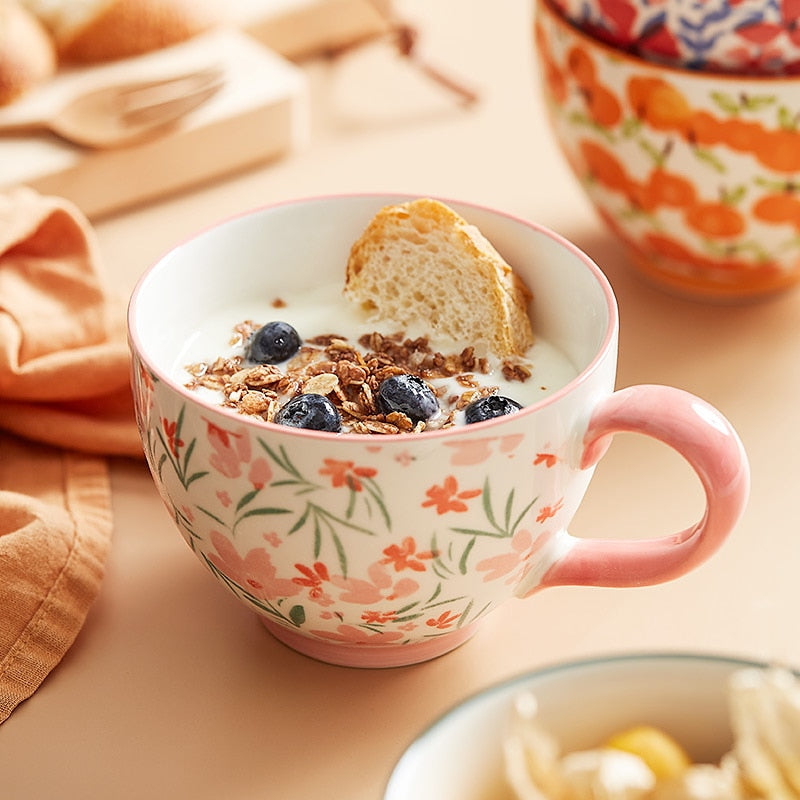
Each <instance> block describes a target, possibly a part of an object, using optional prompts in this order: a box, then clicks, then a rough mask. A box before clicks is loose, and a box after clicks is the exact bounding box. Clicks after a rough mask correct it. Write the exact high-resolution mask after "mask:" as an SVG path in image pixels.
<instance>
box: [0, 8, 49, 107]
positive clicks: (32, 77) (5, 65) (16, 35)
mask: <svg viewBox="0 0 800 800" xmlns="http://www.w3.org/2000/svg"><path fill="white" fill-rule="evenodd" d="M55 71H56V51H55V47H54V45H53V40H52V39H51V38H50V35H49V34H48V33H47V31H46V30H45V29H44V27H43V26H42V25H41V23H40V22H39V21H38V20H37V19H36V17H34V16H33V15H32V14H30V13H29V12H28V11H27V10H25V9H24V8H22V6H20V5H18V4H17V2H16V0H0V106H2V105H6V104H7V103H11V102H12V101H14V100H16V99H17V98H19V97H21V96H22V95H23V94H25V93H26V92H27V91H29V90H30V89H32V88H33V87H34V86H37V85H38V84H40V83H42V82H43V81H45V80H47V79H48V78H51V77H52V76H53V74H54V73H55Z"/></svg>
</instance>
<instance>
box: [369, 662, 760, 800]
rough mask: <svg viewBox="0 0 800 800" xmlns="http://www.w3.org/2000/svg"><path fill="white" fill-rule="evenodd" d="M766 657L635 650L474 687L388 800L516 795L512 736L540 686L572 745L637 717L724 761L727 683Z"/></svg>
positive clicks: (416, 745)
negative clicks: (519, 703) (526, 695)
mask: <svg viewBox="0 0 800 800" xmlns="http://www.w3.org/2000/svg"><path fill="white" fill-rule="evenodd" d="M753 666H757V667H763V666H764V665H763V664H757V663H755V662H751V661H746V660H740V659H736V658H728V657H720V656H714V655H705V654H689V653H654V654H628V655H620V656H613V657H609V658H600V659H593V660H586V661H575V662H568V663H564V664H559V665H555V666H552V667H548V668H544V669H540V670H537V671H535V672H531V673H529V674H526V675H522V676H519V677H517V678H514V679H512V680H509V681H507V682H505V683H502V684H498V685H496V686H493V687H490V688H489V689H486V690H485V691H483V692H481V693H479V694H477V695H474V696H472V697H470V698H468V699H467V700H465V701H464V702H463V703H461V704H460V705H459V706H457V707H456V708H454V709H453V710H451V711H450V712H449V713H447V714H445V715H444V716H442V717H440V718H439V719H438V720H436V721H435V722H433V723H432V724H431V726H430V727H429V728H428V729H427V730H426V731H424V732H423V733H422V734H421V735H420V736H419V737H418V738H417V739H416V740H415V741H414V742H412V743H411V745H410V746H409V747H408V749H407V750H406V751H405V752H404V753H403V755H402V756H401V758H400V759H399V761H398V762H397V765H396V766H395V769H394V770H393V772H392V775H391V777H390V779H389V781H388V784H387V788H386V793H385V795H384V800H498V798H504V799H505V800H507V799H508V798H510V797H512V795H511V793H510V791H509V789H508V787H507V785H506V782H505V777H504V771H503V739H504V736H505V734H506V732H507V730H508V727H509V724H510V721H511V716H512V708H513V703H514V700H515V698H516V697H517V696H518V695H519V694H520V693H522V692H526V691H530V692H533V693H534V695H535V696H536V700H537V704H538V713H537V720H538V721H539V722H540V723H541V724H542V726H543V728H544V729H545V730H547V731H548V732H549V733H551V734H552V735H553V736H555V737H556V739H557V740H558V741H559V743H560V744H561V745H562V752H564V753H568V752H571V751H575V750H581V749H591V748H594V747H597V746H598V745H599V744H600V743H601V742H603V741H605V740H607V739H608V738H609V737H610V736H611V735H612V734H614V733H617V732H619V731H620V730H624V729H626V728H628V727H631V726H633V725H639V724H646V725H655V726H656V727H659V728H661V729H662V730H664V731H666V732H667V733H669V734H671V735H672V736H673V737H674V738H675V739H676V740H677V741H678V742H679V743H680V744H681V745H682V746H683V747H684V748H685V749H686V751H687V752H688V754H689V755H690V757H691V758H692V760H693V761H695V762H698V763H699V762H706V763H716V762H717V761H719V759H720V758H721V756H722V755H723V754H724V753H725V752H727V751H728V750H729V748H730V747H731V743H732V738H733V737H732V733H731V727H730V723H729V711H728V705H727V681H728V678H729V677H730V676H731V674H732V673H733V672H734V671H736V670H739V669H743V668H745V667H753Z"/></svg>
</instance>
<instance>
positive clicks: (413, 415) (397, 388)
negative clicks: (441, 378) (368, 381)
mask: <svg viewBox="0 0 800 800" xmlns="http://www.w3.org/2000/svg"><path fill="white" fill-rule="evenodd" d="M376 405H377V407H378V411H380V412H381V413H382V414H391V413H392V412H393V411H399V412H400V413H401V414H405V415H406V416H407V417H408V418H409V419H410V420H411V421H412V422H415V423H416V422H421V421H423V420H428V419H430V418H431V417H432V416H434V415H435V414H436V413H437V412H438V411H439V401H438V400H437V399H436V395H435V394H434V393H433V390H432V389H431V387H430V386H428V384H427V383H425V381H423V380H422V378H418V377H417V376H416V375H408V374H402V375H392V376H391V377H390V378H386V380H384V381H382V382H381V385H380V386H379V387H378V392H377V397H376Z"/></svg>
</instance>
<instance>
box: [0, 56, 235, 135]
mask: <svg viewBox="0 0 800 800" xmlns="http://www.w3.org/2000/svg"><path fill="white" fill-rule="evenodd" d="M223 84H224V75H223V72H222V70H221V69H219V68H217V67H209V68H206V69H200V70H195V71H192V72H187V73H183V74H180V75H172V76H169V77H166V78H160V79H157V80H148V81H138V82H135V83H126V84H117V85H109V86H104V87H101V88H99V89H92V90H90V91H88V92H85V93H82V94H79V95H77V96H76V97H74V98H72V99H71V100H69V101H68V102H67V103H66V104H65V105H63V106H61V108H60V109H59V110H58V111H56V112H55V113H54V114H52V115H50V116H46V117H45V116H41V117H31V118H27V119H19V120H14V121H9V122H7V123H2V124H0V134H4V135H15V136H19V135H21V134H29V133H41V132H42V131H49V132H51V133H53V134H55V135H57V136H59V137H61V138H62V139H65V140H67V141H69V142H72V143H73V144H78V145H81V146H83V147H90V148H98V149H102V148H113V147H124V146H126V145H130V144H134V143H136V142H138V141H142V140H144V139H147V138H151V137H153V136H157V135H159V134H161V133H164V132H166V131H167V130H168V129H169V128H171V127H172V126H173V125H174V124H175V123H177V122H178V120H180V119H182V118H183V117H185V116H186V115H187V114H188V113H189V112H191V111H194V110H195V109H196V108H199V107H200V106H201V105H202V104H203V103H206V102H207V101H208V100H210V99H211V98H212V97H213V96H214V95H215V94H216V93H217V92H218V91H219V90H220V89H221V88H222V86H223Z"/></svg>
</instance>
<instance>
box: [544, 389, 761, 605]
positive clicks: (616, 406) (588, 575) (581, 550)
mask: <svg viewBox="0 0 800 800" xmlns="http://www.w3.org/2000/svg"><path fill="white" fill-rule="evenodd" d="M621 431H626V432H634V433H643V434H645V435H646V436H651V437H652V438H654V439H658V440H660V441H662V442H664V443H665V444H667V445H669V446H670V447H672V448H673V449H674V450H676V451H677V452H678V453H680V454H681V455H682V456H683V457H684V458H685V459H686V460H687V461H688V462H689V464H690V465H691V466H692V468H693V469H694V471H695V472H696V473H697V476H698V477H699V478H700V481H701V483H702V485H703V488H704V489H705V495H706V509H705V513H704V514H703V517H702V518H701V519H700V521H699V522H697V523H696V524H695V525H693V526H692V527H691V528H687V529H686V530H685V531H681V532H680V533H676V534H673V535H672V536H661V537H658V538H654V539H653V538H651V539H639V540H636V539H634V540H624V539H580V538H577V537H573V536H570V535H568V534H565V535H566V541H565V542H562V545H565V546H563V547H562V546H559V547H558V548H557V549H558V550H559V551H560V553H561V555H560V556H559V557H558V558H557V559H556V560H555V561H554V563H553V564H552V565H551V566H550V567H549V568H548V569H547V571H546V572H545V573H544V574H543V575H542V578H541V580H540V582H539V583H538V585H537V586H536V589H537V590H538V589H542V588H545V587H548V586H563V585H586V586H646V585H649V584H654V583H663V582H665V581H669V580H672V579H673V578H677V577H679V576H681V575H683V574H685V573H687V572H689V571H690V570H692V569H694V568H695V567H697V566H699V565H700V564H702V563H703V562H704V561H705V560H706V559H707V558H709V556H711V555H712V554H713V553H714V552H715V551H716V550H717V548H719V546H720V545H721V544H722V543H723V542H724V541H725V539H726V538H727V536H728V534H729V533H730V532H731V530H732V529H733V527H734V526H735V525H736V522H737V521H738V519H739V517H740V516H741V514H742V512H743V510H744V507H745V504H746V502H747V497H748V493H749V489H750V469H749V466H748V462H747V456H746V455H745V452H744V447H743V446H742V443H741V441H740V439H739V437H738V435H737V434H736V431H735V430H734V429H733V428H732V427H731V425H730V423H729V422H728V421H727V420H726V419H725V418H724V417H723V416H722V415H721V414H720V413H719V412H718V411H717V410H716V409H715V408H714V407H713V406H710V405H709V404H708V403H706V402H705V401H703V400H701V399H700V398H698V397H695V396H694V395H692V394H689V393H688V392H684V391H682V390H680V389H675V388H672V387H669V386H652V385H640V386H632V387H629V388H627V389H621V390H620V391H617V392H615V393H614V394H612V395H610V396H609V397H608V398H606V399H605V400H602V401H601V402H600V404H599V405H598V406H597V408H596V409H595V410H594V412H593V414H592V417H591V419H590V421H589V427H588V429H587V431H586V434H585V436H584V438H583V455H582V458H581V464H580V466H581V469H586V468H588V467H591V466H593V465H594V464H596V463H597V462H598V461H599V460H600V458H601V457H602V456H603V454H604V453H605V451H606V449H607V448H608V445H609V444H610V442H611V438H612V437H613V435H614V434H615V433H618V432H621ZM565 551H566V552H565Z"/></svg>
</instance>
